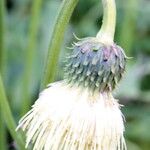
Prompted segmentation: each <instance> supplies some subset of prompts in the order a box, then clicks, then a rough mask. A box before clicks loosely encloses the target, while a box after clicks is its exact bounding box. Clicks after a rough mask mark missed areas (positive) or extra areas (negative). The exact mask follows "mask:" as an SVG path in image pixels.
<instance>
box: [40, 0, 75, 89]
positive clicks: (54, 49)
mask: <svg viewBox="0 0 150 150" xmlns="http://www.w3.org/2000/svg"><path fill="white" fill-rule="evenodd" d="M77 3H78V0H63V2H62V5H61V7H60V10H59V13H58V15H57V17H56V22H55V26H54V29H53V33H52V37H51V41H50V46H49V50H48V57H47V62H46V65H45V72H44V78H43V81H42V84H41V88H45V86H46V85H47V84H48V83H50V82H52V81H53V80H54V77H55V72H56V66H57V63H58V58H59V53H60V49H61V44H62V42H63V38H64V33H65V29H66V27H67V25H68V22H69V20H70V17H71V14H72V12H73V10H74V8H75V6H76V5H77Z"/></svg>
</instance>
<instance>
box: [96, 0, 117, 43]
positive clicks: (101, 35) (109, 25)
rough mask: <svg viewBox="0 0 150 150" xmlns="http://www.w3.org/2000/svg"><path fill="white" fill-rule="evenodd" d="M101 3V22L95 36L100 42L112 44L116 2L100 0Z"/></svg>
mask: <svg viewBox="0 0 150 150" xmlns="http://www.w3.org/2000/svg"><path fill="white" fill-rule="evenodd" d="M102 3H103V10H104V11H103V12H104V13H103V23H102V26H101V29H100V31H99V32H98V34H97V38H98V39H99V41H100V42H102V43H106V44H112V43H113V41H114V34H115V27H116V3H115V0H102Z"/></svg>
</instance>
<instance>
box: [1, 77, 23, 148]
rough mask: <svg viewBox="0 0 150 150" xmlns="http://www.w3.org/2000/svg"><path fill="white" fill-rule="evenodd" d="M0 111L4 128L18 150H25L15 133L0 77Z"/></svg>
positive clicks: (14, 125)
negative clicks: (7, 130)
mask: <svg viewBox="0 0 150 150" xmlns="http://www.w3.org/2000/svg"><path fill="white" fill-rule="evenodd" d="M0 110H1V111H2V115H3V118H4V120H5V123H6V126H7V128H8V129H9V132H10V134H11V136H12V137H13V139H14V140H15V141H16V143H17V146H18V148H19V150H25V148H24V144H23V143H24V142H23V140H22V138H21V136H19V134H18V133H17V132H16V131H15V128H16V124H15V121H14V119H13V116H12V113H11V110H10V107H9V103H8V100H7V98H6V94H5V90H4V85H3V82H2V78H1V75H0Z"/></svg>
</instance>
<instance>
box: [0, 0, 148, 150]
mask: <svg viewBox="0 0 150 150" xmlns="http://www.w3.org/2000/svg"><path fill="white" fill-rule="evenodd" d="M116 2H117V12H118V15H117V28H116V37H115V41H116V43H117V44H119V45H120V46H122V47H123V48H124V49H125V51H126V52H127V55H128V56H131V57H133V58H132V59H130V60H128V65H127V70H126V74H125V77H124V79H123V80H122V82H121V83H120V84H119V86H118V88H117V90H116V91H114V95H115V97H116V98H118V99H120V100H121V101H120V103H121V104H123V105H125V107H123V108H122V110H123V113H124V115H125V118H126V132H125V136H126V139H127V145H128V150H149V149H150V131H149V128H150V61H149V60H150V19H149V16H150V1H149V0H126V1H124V0H116ZM60 3H61V0H44V1H43V4H42V10H41V13H40V15H39V29H38V33H37V43H36V50H35V51H36V59H35V61H34V63H33V64H32V66H33V68H32V70H33V73H32V82H30V85H29V86H30V90H31V96H32V102H31V103H34V101H35V100H36V98H37V96H38V93H39V85H40V81H41V77H42V73H43V69H44V62H45V59H46V56H47V50H48V46H49V40H50V37H51V33H52V29H53V26H54V19H55V17H56V12H58V8H59V6H60ZM31 6H32V1H30V0H7V5H6V10H7V12H6V26H5V28H6V33H5V34H6V35H5V43H6V48H5V56H6V62H5V65H6V69H5V73H4V75H3V78H4V79H5V87H6V91H7V96H8V99H9V102H10V105H11V108H12V111H13V115H14V116H15V119H16V121H18V119H19V117H20V112H21V104H22V97H23V96H22V94H23V93H22V81H23V73H24V69H25V68H24V63H25V62H26V60H25V59H26V57H25V55H26V52H27V42H28V38H29V25H30V21H31V20H30V17H31ZM101 22H102V6H101V3H100V0H80V1H79V4H78V6H77V8H76V9H75V11H74V13H73V16H72V18H71V21H70V24H69V26H68V29H67V31H66V34H65V41H64V44H63V45H62V50H61V55H60V59H59V67H58V69H57V76H56V80H61V79H63V69H62V67H63V66H64V59H65V56H66V54H67V53H70V52H71V50H69V49H67V48H66V47H67V46H68V47H69V46H71V43H72V42H73V40H74V36H73V33H75V34H76V35H77V36H78V37H79V38H82V37H86V36H95V35H96V33H97V31H98V30H99V28H100V25H101ZM8 137H9V138H8V139H7V140H8V146H7V147H8V149H13V147H14V144H13V139H11V137H10V136H9V135H8Z"/></svg>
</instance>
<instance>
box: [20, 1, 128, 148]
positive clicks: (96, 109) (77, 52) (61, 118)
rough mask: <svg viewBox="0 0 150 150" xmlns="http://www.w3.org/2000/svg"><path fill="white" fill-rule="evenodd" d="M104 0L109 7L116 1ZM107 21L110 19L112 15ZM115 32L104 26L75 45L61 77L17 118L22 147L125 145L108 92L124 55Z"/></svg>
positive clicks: (122, 65) (121, 69) (119, 118)
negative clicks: (26, 111)
mask: <svg viewBox="0 0 150 150" xmlns="http://www.w3.org/2000/svg"><path fill="white" fill-rule="evenodd" d="M105 1H106V2H107V3H110V6H111V7H112V8H113V6H114V3H115V2H114V0H103V2H105ZM107 3H106V4H107ZM104 4H105V3H104ZM107 7H108V8H109V5H107ZM108 10H109V9H108ZM108 12H109V11H108ZM113 12H114V13H115V11H113ZM107 14H110V12H109V13H107ZM111 16H112V15H111ZM108 20H109V21H108V23H111V22H112V23H114V21H113V20H112V18H110V16H109V19H108ZM106 21H107V20H106ZM104 24H105V21H104ZM111 31H112V32H111ZM109 33H112V34H109ZM113 34H114V30H109V27H108V28H104V26H103V30H102V31H101V32H100V34H98V35H97V37H93V38H84V39H81V40H79V41H78V42H77V43H75V44H74V45H73V47H72V48H73V52H72V54H71V55H70V56H69V57H68V58H67V63H66V67H65V77H64V80H63V81H60V82H56V83H53V84H50V85H49V86H48V87H47V88H46V89H45V90H44V91H43V92H42V93H41V94H40V95H39V98H38V100H37V101H36V102H35V104H34V105H33V106H32V109H31V110H30V111H29V112H28V113H27V114H26V115H25V116H24V117H23V118H22V119H21V120H20V122H19V125H18V128H17V129H20V128H21V129H22V130H23V131H25V132H26V138H27V139H26V147H28V145H29V144H30V143H32V144H33V150H126V145H125V141H124V136H123V133H124V123H123V115H122V113H121V111H120V105H119V104H118V101H117V100H116V99H114V98H113V96H112V91H113V90H114V89H115V87H116V85H117V83H118V82H119V81H120V79H121V78H122V75H123V73H124V71H125V64H126V58H127V57H126V55H125V53H124V51H123V49H122V48H121V47H120V46H118V45H116V44H115V43H114V42H113ZM110 35H111V36H110Z"/></svg>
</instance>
